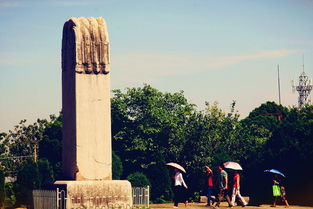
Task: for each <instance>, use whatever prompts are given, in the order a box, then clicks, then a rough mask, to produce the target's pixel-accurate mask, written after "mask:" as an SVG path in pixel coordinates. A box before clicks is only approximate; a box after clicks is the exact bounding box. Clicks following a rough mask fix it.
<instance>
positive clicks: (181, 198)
mask: <svg viewBox="0 0 313 209" xmlns="http://www.w3.org/2000/svg"><path fill="white" fill-rule="evenodd" d="M179 202H186V190H185V188H184V187H183V186H174V206H178V203H179Z"/></svg>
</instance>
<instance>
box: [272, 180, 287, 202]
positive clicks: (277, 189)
mask: <svg viewBox="0 0 313 209" xmlns="http://www.w3.org/2000/svg"><path fill="white" fill-rule="evenodd" d="M273 183H274V185H273V196H274V202H273V205H272V207H276V202H277V199H278V197H280V198H281V199H282V200H283V201H284V202H285V204H286V207H287V208H288V207H289V204H288V201H287V199H286V190H285V187H284V186H283V185H282V184H281V181H280V179H279V177H278V174H274V177H273Z"/></svg>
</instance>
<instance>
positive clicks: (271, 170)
mask: <svg viewBox="0 0 313 209" xmlns="http://www.w3.org/2000/svg"><path fill="white" fill-rule="evenodd" d="M264 172H268V173H274V174H278V175H281V176H283V177H285V178H286V176H285V175H284V174H283V173H282V172H280V171H279V170H276V169H266V170H264Z"/></svg>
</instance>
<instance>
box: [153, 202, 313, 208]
mask: <svg viewBox="0 0 313 209" xmlns="http://www.w3.org/2000/svg"><path fill="white" fill-rule="evenodd" d="M150 208H151V209H165V208H168V209H172V208H173V203H166V204H151V205H150ZM244 208H245V209H274V208H273V207H270V205H261V206H260V207H258V206H246V207H244ZM276 208H277V209H283V208H285V206H284V205H278V206H277V207H276ZM289 208H290V209H313V207H308V206H298V205H291V206H290V207H289ZM178 209H213V207H207V206H205V203H189V204H188V206H187V207H185V206H184V203H179V205H178ZM220 209H229V207H227V203H221V205H220ZM233 209H243V207H241V206H234V207H233Z"/></svg>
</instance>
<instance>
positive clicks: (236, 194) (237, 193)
mask: <svg viewBox="0 0 313 209" xmlns="http://www.w3.org/2000/svg"><path fill="white" fill-rule="evenodd" d="M224 167H225V168H229V169H232V170H234V171H235V173H234V179H233V180H234V181H233V192H232V196H231V203H232V205H234V204H235V200H236V197H238V199H239V201H240V202H241V203H242V207H245V206H246V205H247V202H246V201H245V199H244V198H243V197H242V196H241V194H240V175H239V172H238V171H239V170H242V167H241V165H240V164H239V163H236V162H231V161H229V162H226V163H224Z"/></svg>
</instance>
